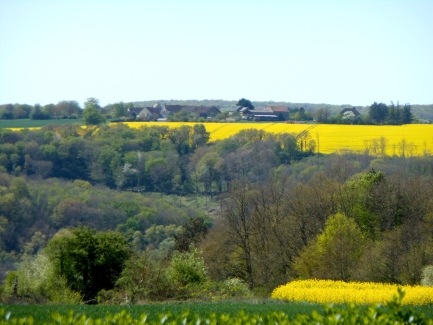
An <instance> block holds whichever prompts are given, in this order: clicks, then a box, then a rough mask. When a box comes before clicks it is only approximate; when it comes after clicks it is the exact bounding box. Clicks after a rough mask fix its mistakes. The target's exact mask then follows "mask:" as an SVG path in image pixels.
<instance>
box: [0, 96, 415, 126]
mask: <svg viewBox="0 0 433 325" xmlns="http://www.w3.org/2000/svg"><path fill="white" fill-rule="evenodd" d="M235 105H236V106H238V107H247V108H249V109H254V105H253V103H252V102H251V101H250V100H248V99H245V98H241V99H240V100H239V101H238V102H236V104H235ZM306 106H308V105H306ZM328 106H329V105H328ZM328 106H324V107H319V108H314V109H305V108H304V106H294V105H292V104H291V105H288V106H287V110H288V113H289V120H292V121H311V122H312V121H314V122H317V123H325V124H328V123H330V124H377V125H385V124H386V125H401V124H410V123H412V122H413V121H414V119H415V117H414V115H413V114H412V107H411V105H410V104H408V103H407V104H404V105H403V106H401V105H400V103H399V102H397V104H394V103H393V102H391V103H390V105H387V104H385V103H382V102H381V103H377V102H374V103H373V104H371V105H370V106H368V112H367V114H364V115H361V114H354V113H353V112H351V111H348V112H345V113H341V112H340V111H337V112H335V111H334V112H332V111H331V109H330V108H329V107H328ZM133 107H134V103H132V102H129V103H124V102H117V103H114V104H108V105H106V106H104V107H102V106H100V105H99V100H98V99H96V98H88V99H87V100H86V102H85V103H84V108H81V107H80V105H79V104H78V102H77V101H60V102H59V103H57V104H56V105H54V104H48V105H44V106H41V105H39V104H35V105H34V106H31V105H27V104H5V105H0V119H32V120H49V119H77V118H82V119H83V123H84V124H85V125H99V124H101V123H104V122H106V120H107V119H111V118H113V119H115V120H125V119H135V117H133V116H131V115H130V114H129V109H130V108H133ZM232 113H233V115H231V116H229V110H226V111H223V112H222V113H221V114H218V116H216V117H215V118H214V120H216V121H225V120H226V119H227V118H229V117H230V118H237V119H239V120H240V119H241V116H240V114H239V113H238V112H236V111H235V112H232ZM157 118H158V116H156V115H155V116H153V117H152V118H151V119H152V120H156V119H157ZM168 120H169V121H180V122H204V121H205V120H204V118H202V117H200V116H198V115H197V114H194V113H186V112H183V111H180V112H177V113H175V114H171V115H169V117H168Z"/></svg>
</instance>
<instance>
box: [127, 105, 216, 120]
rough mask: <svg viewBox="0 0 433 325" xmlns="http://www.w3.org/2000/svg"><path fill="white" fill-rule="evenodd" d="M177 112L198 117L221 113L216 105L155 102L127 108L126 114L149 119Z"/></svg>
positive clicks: (135, 117) (164, 116)
mask: <svg viewBox="0 0 433 325" xmlns="http://www.w3.org/2000/svg"><path fill="white" fill-rule="evenodd" d="M179 112H186V113H195V114H197V115H198V116H200V117H204V118H207V117H213V116H216V115H218V114H220V113H221V111H220V110H219V108H218V107H217V106H191V105H167V104H164V106H161V104H160V103H156V104H154V105H153V106H150V107H149V106H148V107H132V108H129V109H128V115H129V116H130V117H132V118H134V119H137V120H143V121H149V120H156V119H161V118H167V117H168V116H169V115H171V114H176V113H179Z"/></svg>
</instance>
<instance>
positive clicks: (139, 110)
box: [128, 107, 143, 115]
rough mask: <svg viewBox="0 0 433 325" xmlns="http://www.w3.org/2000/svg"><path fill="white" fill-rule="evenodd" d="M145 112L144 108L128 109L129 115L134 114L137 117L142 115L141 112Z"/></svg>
mask: <svg viewBox="0 0 433 325" xmlns="http://www.w3.org/2000/svg"><path fill="white" fill-rule="evenodd" d="M142 110H143V107H130V108H128V112H129V113H134V114H136V115H138V114H140V112H141V111H142Z"/></svg>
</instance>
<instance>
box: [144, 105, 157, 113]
mask: <svg viewBox="0 0 433 325" xmlns="http://www.w3.org/2000/svg"><path fill="white" fill-rule="evenodd" d="M146 108H147V109H148V111H149V112H150V114H152V115H153V114H156V115H159V112H160V110H159V108H158V107H155V105H154V106H150V107H146Z"/></svg>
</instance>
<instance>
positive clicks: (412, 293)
mask: <svg viewBox="0 0 433 325" xmlns="http://www.w3.org/2000/svg"><path fill="white" fill-rule="evenodd" d="M398 288H402V289H404V291H405V296H404V298H403V304H405V305H429V304H433V288H431V287H421V286H397V285H393V284H384V283H372V282H343V281H332V280H301V281H293V282H289V283H287V284H285V285H282V286H279V287H278V288H276V289H275V290H274V291H273V292H272V294H271V297H272V298H273V299H279V300H287V301H295V302H302V301H305V302H311V303H320V304H325V303H355V304H375V303H381V304H384V303H386V302H388V301H390V300H391V299H392V297H393V296H395V295H397V289H398Z"/></svg>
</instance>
